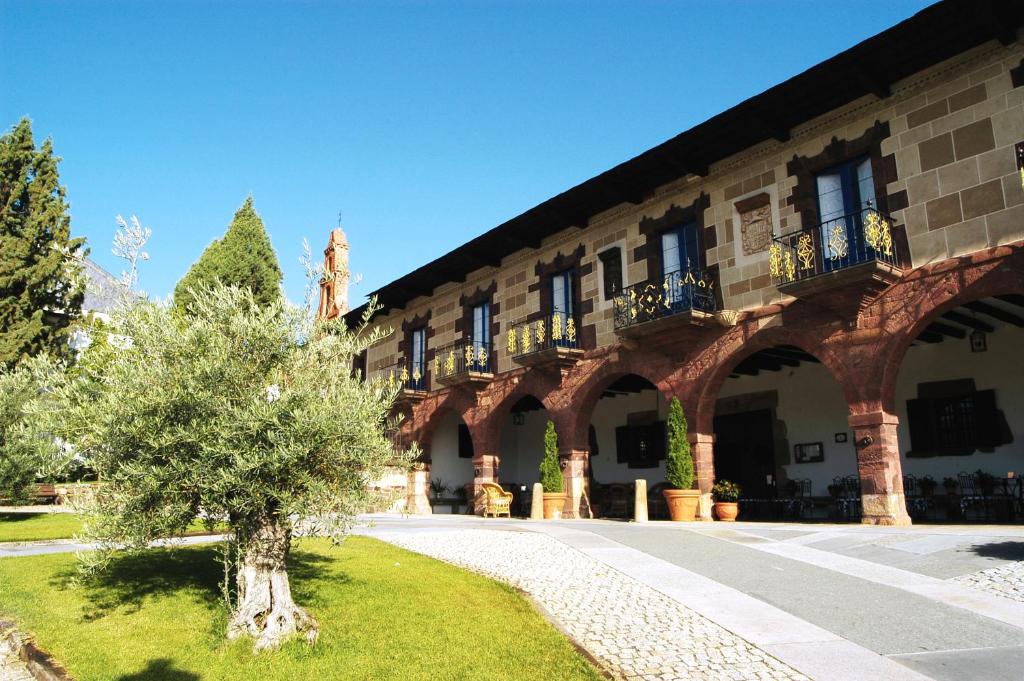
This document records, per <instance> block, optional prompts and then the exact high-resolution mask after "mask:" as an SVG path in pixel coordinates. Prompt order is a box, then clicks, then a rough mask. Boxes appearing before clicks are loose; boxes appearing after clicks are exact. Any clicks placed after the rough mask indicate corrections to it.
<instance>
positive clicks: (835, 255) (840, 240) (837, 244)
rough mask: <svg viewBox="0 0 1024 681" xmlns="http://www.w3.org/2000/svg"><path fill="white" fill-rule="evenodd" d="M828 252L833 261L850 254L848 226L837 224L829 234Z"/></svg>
mask: <svg viewBox="0 0 1024 681" xmlns="http://www.w3.org/2000/svg"><path fill="white" fill-rule="evenodd" d="M828 252H829V258H831V259H832V261H833V262H834V261H836V260H840V259H841V258H845V257H846V256H847V255H849V254H850V242H849V241H848V240H847V238H846V225H845V224H844V223H842V222H837V223H835V224H834V225H832V229H831V230H829V233H828Z"/></svg>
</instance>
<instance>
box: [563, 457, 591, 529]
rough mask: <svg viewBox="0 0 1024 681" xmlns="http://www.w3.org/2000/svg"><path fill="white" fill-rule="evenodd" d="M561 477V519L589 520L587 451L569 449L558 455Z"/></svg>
mask: <svg viewBox="0 0 1024 681" xmlns="http://www.w3.org/2000/svg"><path fill="white" fill-rule="evenodd" d="M559 460H560V462H561V463H562V477H564V478H565V493H566V494H567V495H568V496H567V498H566V500H565V507H564V508H563V509H562V517H563V518H591V517H593V515H592V514H591V512H590V489H589V484H588V483H587V477H588V476H587V469H588V467H589V466H590V450H589V449H570V450H568V451H565V452H561V453H560V454H559Z"/></svg>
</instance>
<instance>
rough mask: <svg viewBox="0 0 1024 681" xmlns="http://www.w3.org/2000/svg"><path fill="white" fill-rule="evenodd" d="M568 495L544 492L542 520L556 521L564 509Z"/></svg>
mask: <svg viewBox="0 0 1024 681" xmlns="http://www.w3.org/2000/svg"><path fill="white" fill-rule="evenodd" d="M567 496H568V495H566V494H562V493H560V492H559V493H557V494H552V493H550V492H544V520H558V519H559V518H561V517H562V509H563V508H565V499H566V497H567Z"/></svg>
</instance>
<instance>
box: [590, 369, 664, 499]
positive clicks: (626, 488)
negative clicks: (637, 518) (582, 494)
mask: <svg viewBox="0 0 1024 681" xmlns="http://www.w3.org/2000/svg"><path fill="white" fill-rule="evenodd" d="M666 415H667V403H666V400H665V398H664V396H663V395H662V394H661V392H660V391H659V390H658V388H657V386H656V385H654V384H653V383H651V382H650V381H649V380H647V379H646V378H643V377H642V376H638V375H636V374H626V375H624V376H620V377H618V378H616V379H614V380H613V381H611V382H610V383H608V385H607V386H606V387H604V389H603V390H602V392H601V394H600V397H599V398H598V399H597V401H596V403H595V404H594V409H593V412H592V414H591V417H590V424H589V432H588V438H587V439H588V442H589V451H590V457H589V461H590V466H589V474H590V485H589V487H590V500H591V505H592V507H593V509H594V510H595V511H596V514H598V515H601V516H604V517H613V518H627V517H631V516H632V513H633V485H634V484H635V482H636V480H638V479H644V480H646V481H647V483H648V489H649V490H650V494H649V499H650V500H651V501H652V502H653V507H652V508H651V509H649V510H650V515H651V517H655V518H657V517H661V515H662V513H661V512H660V511H661V504H660V501H661V496H660V490H661V489H662V488H663V483H664V480H665V450H666V447H665V418H666Z"/></svg>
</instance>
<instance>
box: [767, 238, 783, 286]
mask: <svg viewBox="0 0 1024 681" xmlns="http://www.w3.org/2000/svg"><path fill="white" fill-rule="evenodd" d="M768 273H769V274H771V275H772V276H773V277H775V278H776V279H782V246H780V245H778V244H772V245H771V246H769V247H768Z"/></svg>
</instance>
